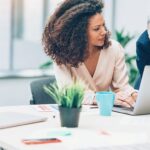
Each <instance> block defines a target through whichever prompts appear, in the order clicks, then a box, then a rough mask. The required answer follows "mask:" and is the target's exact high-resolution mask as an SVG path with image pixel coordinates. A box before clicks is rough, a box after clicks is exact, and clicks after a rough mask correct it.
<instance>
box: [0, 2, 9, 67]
mask: <svg viewBox="0 0 150 150" xmlns="http://www.w3.org/2000/svg"><path fill="white" fill-rule="evenodd" d="M0 14H3V15H0V69H9V54H10V53H9V51H10V37H11V31H10V29H11V0H0Z"/></svg>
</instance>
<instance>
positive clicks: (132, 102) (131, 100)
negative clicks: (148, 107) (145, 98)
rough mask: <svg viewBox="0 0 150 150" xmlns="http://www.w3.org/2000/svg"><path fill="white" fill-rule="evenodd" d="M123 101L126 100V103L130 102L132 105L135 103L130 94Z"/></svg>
mask: <svg viewBox="0 0 150 150" xmlns="http://www.w3.org/2000/svg"><path fill="white" fill-rule="evenodd" d="M125 101H126V102H127V103H128V104H130V105H131V106H132V107H133V106H134V104H135V100H134V99H133V97H132V96H130V97H129V98H127V99H126V100H125Z"/></svg>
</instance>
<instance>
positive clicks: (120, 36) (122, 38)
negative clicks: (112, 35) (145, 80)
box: [116, 29, 138, 85]
mask: <svg viewBox="0 0 150 150" xmlns="http://www.w3.org/2000/svg"><path fill="white" fill-rule="evenodd" d="M134 37H135V36H134V35H132V36H131V35H130V34H129V33H127V34H124V29H122V30H121V31H116V40H117V41H118V42H119V43H120V44H121V45H122V46H123V47H125V46H126V45H127V44H128V43H129V42H130V41H131V40H132V39H133V38H134ZM135 60H136V56H130V55H129V54H125V61H126V64H127V67H128V75H129V83H130V84H131V85H133V84H134V82H135V79H136V77H137V74H138V71H137V68H136V67H135V65H134V63H135Z"/></svg>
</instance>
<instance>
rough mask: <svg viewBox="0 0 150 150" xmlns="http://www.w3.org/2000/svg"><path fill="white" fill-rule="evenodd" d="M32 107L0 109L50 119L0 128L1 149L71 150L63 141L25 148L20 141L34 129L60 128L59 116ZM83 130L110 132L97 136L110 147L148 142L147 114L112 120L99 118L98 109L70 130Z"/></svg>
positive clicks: (118, 116) (83, 115)
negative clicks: (38, 115) (77, 126)
mask: <svg viewBox="0 0 150 150" xmlns="http://www.w3.org/2000/svg"><path fill="white" fill-rule="evenodd" d="M35 107H36V106H11V107H0V112H6V111H9V112H14V111H15V112H26V113H30V114H36V115H37V114H40V115H44V116H48V117H49V119H48V121H46V122H41V123H35V124H30V125H24V126H18V127H13V128H8V129H1V130H0V147H2V148H4V149H6V150H51V149H52V150H53V149H54V150H59V149H61V150H68V149H73V147H72V148H68V147H66V145H65V144H64V143H63V142H61V143H59V144H41V145H25V144H23V143H22V142H21V139H23V138H25V137H26V136H27V135H29V134H30V133H32V132H34V131H36V130H39V131H40V130H44V129H46V128H47V129H48V128H55V127H60V120H59V116H56V117H55V118H53V117H52V114H51V113H50V112H38V111H37V109H35ZM82 129H83V130H84V129H86V130H89V131H92V132H94V133H98V132H101V131H102V130H103V131H106V132H108V133H110V135H100V138H101V142H103V139H105V140H104V141H105V142H107V141H108V142H109V144H110V145H124V144H134V143H139V144H140V143H148V142H150V115H145V116H128V115H124V114H119V113H113V114H112V116H111V117H101V116H99V114H98V110H93V112H91V113H89V112H82V113H81V116H80V121H79V128H76V129H73V130H74V131H77V132H79V131H80V130H82ZM70 130H72V129H70ZM79 138H80V137H79ZM85 142H86V140H85Z"/></svg>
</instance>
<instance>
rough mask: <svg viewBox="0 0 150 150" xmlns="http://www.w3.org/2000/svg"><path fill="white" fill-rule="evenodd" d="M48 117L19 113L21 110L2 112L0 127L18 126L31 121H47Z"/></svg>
mask: <svg viewBox="0 0 150 150" xmlns="http://www.w3.org/2000/svg"><path fill="white" fill-rule="evenodd" d="M46 120H47V117H43V116H37V115H31V114H25V113H19V112H1V113H0V129H4V128H10V127H16V126H21V125H26V124H31V123H37V122H42V121H46Z"/></svg>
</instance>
